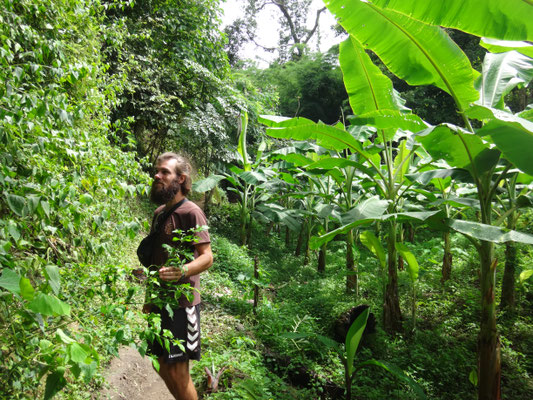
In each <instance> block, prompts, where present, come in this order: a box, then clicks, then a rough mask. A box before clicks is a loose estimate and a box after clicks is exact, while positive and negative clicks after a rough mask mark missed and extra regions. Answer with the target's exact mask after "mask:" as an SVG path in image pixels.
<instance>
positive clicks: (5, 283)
mask: <svg viewBox="0 0 533 400" xmlns="http://www.w3.org/2000/svg"><path fill="white" fill-rule="evenodd" d="M0 287H3V288H4V289H6V290H8V291H10V292H11V293H17V294H20V276H19V275H18V274H17V273H16V272H15V271H13V270H11V269H9V268H4V269H3V270H2V275H0Z"/></svg>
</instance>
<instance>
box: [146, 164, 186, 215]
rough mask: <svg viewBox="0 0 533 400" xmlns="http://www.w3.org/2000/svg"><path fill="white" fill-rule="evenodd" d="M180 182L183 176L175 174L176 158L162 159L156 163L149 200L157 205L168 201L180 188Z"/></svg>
mask: <svg viewBox="0 0 533 400" xmlns="http://www.w3.org/2000/svg"><path fill="white" fill-rule="evenodd" d="M182 182H183V177H182V176H178V175H177V174H176V160H173V159H170V160H165V161H162V162H161V163H159V164H157V165H156V173H155V175H154V181H153V183H152V191H151V192H150V200H152V202H154V203H156V204H158V205H160V204H166V203H168V202H169V201H171V200H172V199H173V198H174V197H175V196H176V194H177V193H178V192H179V191H180V190H181V183H182Z"/></svg>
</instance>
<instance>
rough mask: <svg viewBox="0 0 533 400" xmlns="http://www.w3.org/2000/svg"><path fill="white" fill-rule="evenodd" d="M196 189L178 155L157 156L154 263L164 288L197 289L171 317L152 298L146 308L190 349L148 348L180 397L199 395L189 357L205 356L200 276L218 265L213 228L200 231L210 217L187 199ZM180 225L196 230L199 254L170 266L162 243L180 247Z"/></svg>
mask: <svg viewBox="0 0 533 400" xmlns="http://www.w3.org/2000/svg"><path fill="white" fill-rule="evenodd" d="M190 190H191V165H190V164H189V163H188V162H187V161H186V160H185V159H184V158H183V157H181V156H179V155H177V154H175V153H164V154H161V155H160V156H159V157H158V158H157V162H156V173H155V176H154V181H153V184H152V191H151V193H150V198H151V200H152V201H153V202H154V203H156V204H157V205H159V207H158V208H157V209H156V210H155V213H154V219H153V222H152V232H154V229H155V227H156V226H157V229H156V230H155V232H156V238H155V240H154V245H153V250H152V255H151V263H150V264H151V265H153V266H156V268H158V271H157V273H158V275H159V279H160V280H161V281H162V283H161V284H162V286H161V287H162V290H172V287H173V286H174V287H175V286H176V285H178V286H179V285H185V284H189V285H190V286H191V287H192V288H193V294H194V298H189V299H188V298H187V297H186V296H185V295H184V294H183V295H182V296H181V297H180V298H179V299H178V303H179V306H178V307H176V308H173V310H172V311H173V312H172V314H173V315H169V313H168V311H167V310H166V309H165V308H163V309H161V308H159V307H156V306H154V305H153V304H151V303H150V298H149V296H147V300H146V304H145V305H144V307H143V311H144V312H145V313H149V312H156V313H159V314H160V315H161V329H162V330H163V329H168V330H170V331H171V332H172V333H173V335H174V339H178V340H179V341H181V343H182V348H184V350H182V348H180V346H178V345H175V344H172V343H171V344H170V351H167V349H166V348H164V347H163V346H161V345H160V344H159V342H157V341H154V342H153V343H152V344H151V346H150V347H149V351H148V352H149V353H150V354H152V355H155V356H157V358H158V361H159V366H160V367H159V371H158V372H159V375H160V376H161V377H162V378H163V380H164V381H165V383H166V385H167V387H168V389H169V390H170V392H171V393H172V395H173V396H174V397H175V398H176V399H179V400H196V399H197V398H198V396H197V393H196V389H195V387H194V384H193V382H192V380H191V377H190V375H189V360H199V359H200V301H201V300H200V292H199V288H200V276H199V275H200V273H202V272H203V271H205V270H207V269H208V268H209V267H210V266H211V265H212V264H213V254H212V252H211V244H210V238H209V233H208V232H207V230H200V231H198V229H197V228H199V227H202V226H206V225H207V221H206V218H205V215H204V213H203V211H202V210H201V209H200V208H199V207H198V206H197V205H196V204H194V203H193V202H192V201H188V200H187V198H186V196H187V194H188V193H189V191H190ZM173 208H174V209H173ZM172 209H173V210H172ZM171 210H172V211H171ZM169 211H171V214H170V215H169ZM163 219H164V220H163ZM176 229H179V230H180V231H183V232H185V233H187V232H193V235H194V236H195V237H196V241H195V242H194V243H189V244H188V245H189V246H190V250H191V251H192V252H193V253H194V259H192V261H189V262H187V263H185V264H184V265H183V266H182V267H181V268H179V267H173V266H164V265H165V263H166V262H167V259H168V257H169V254H168V252H167V251H166V250H165V249H164V248H163V246H162V245H163V244H167V245H170V246H173V247H176V246H178V243H179V241H178V242H176V241H173V238H174V236H175V234H174V233H173V232H174V231H175V230H176ZM151 268H153V267H151Z"/></svg>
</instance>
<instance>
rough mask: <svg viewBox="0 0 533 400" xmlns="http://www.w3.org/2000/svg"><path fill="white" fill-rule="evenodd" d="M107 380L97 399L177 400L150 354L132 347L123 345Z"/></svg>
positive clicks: (108, 373) (109, 369) (108, 370)
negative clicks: (145, 354)
mask: <svg viewBox="0 0 533 400" xmlns="http://www.w3.org/2000/svg"><path fill="white" fill-rule="evenodd" d="M105 379H106V382H107V383H106V384H105V386H104V388H103V389H102V390H101V391H100V392H98V394H97V396H96V397H95V400H100V399H110V400H122V399H125V400H149V399H158V400H174V397H172V396H171V395H170V393H169V391H168V389H167V387H166V386H165V383H164V382H163V381H162V380H161V378H160V377H159V375H157V373H156V372H155V371H154V370H153V368H152V363H151V362H150V360H149V359H148V358H142V357H141V355H140V354H139V352H138V351H137V350H135V349H132V348H131V347H123V348H122V349H121V350H120V351H119V356H118V357H117V358H115V359H113V361H111V364H110V365H109V367H108V368H107V373H106V374H105Z"/></svg>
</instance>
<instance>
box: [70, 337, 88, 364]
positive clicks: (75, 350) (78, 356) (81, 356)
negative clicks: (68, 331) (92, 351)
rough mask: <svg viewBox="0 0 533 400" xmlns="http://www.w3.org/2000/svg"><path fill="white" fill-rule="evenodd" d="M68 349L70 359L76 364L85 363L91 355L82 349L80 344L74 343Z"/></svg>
mask: <svg viewBox="0 0 533 400" xmlns="http://www.w3.org/2000/svg"><path fill="white" fill-rule="evenodd" d="M67 349H68V355H69V357H70V359H71V360H72V361H74V362H75V363H84V362H85V360H86V359H87V357H89V353H88V352H87V351H85V349H84V348H83V347H81V346H80V345H79V343H76V342H75V343H72V344H70V345H69V346H68V348H67Z"/></svg>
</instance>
